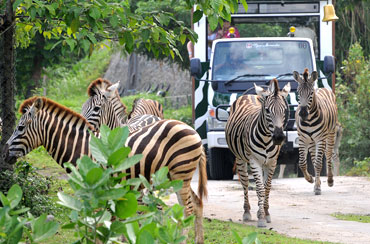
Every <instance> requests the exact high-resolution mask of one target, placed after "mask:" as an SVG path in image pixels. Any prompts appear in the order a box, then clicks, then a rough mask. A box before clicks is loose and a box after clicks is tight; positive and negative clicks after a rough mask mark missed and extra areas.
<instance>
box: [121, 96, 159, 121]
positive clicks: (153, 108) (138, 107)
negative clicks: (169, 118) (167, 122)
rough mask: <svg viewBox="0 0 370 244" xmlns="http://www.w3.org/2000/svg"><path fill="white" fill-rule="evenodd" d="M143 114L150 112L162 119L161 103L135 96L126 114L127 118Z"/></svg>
mask: <svg viewBox="0 0 370 244" xmlns="http://www.w3.org/2000/svg"><path fill="white" fill-rule="evenodd" d="M144 114H152V115H154V116H157V117H159V118H161V119H163V118H164V116H163V107H162V104H160V103H159V102H158V101H155V100H152V99H144V98H136V99H135V100H134V102H133V104H132V111H131V112H130V113H129V114H128V118H129V119H130V118H133V117H135V116H138V115H144Z"/></svg>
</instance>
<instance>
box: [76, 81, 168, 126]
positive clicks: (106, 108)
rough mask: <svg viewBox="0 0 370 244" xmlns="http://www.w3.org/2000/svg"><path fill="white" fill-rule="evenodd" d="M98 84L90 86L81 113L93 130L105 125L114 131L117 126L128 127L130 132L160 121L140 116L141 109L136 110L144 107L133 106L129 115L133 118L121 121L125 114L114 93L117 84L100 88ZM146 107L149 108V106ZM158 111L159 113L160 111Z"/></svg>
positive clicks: (124, 109) (155, 118)
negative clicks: (87, 97)
mask: <svg viewBox="0 0 370 244" xmlns="http://www.w3.org/2000/svg"><path fill="white" fill-rule="evenodd" d="M98 81H99V80H98ZM108 82H109V81H107V80H105V81H104V84H108ZM99 84H100V83H97V82H96V81H94V82H92V83H91V84H90V86H89V92H88V94H89V95H90V97H89V99H88V100H87V101H86V102H85V103H84V104H83V106H82V112H81V114H82V116H83V117H85V118H86V119H87V121H88V122H89V123H91V124H92V125H93V126H94V128H95V130H99V128H100V126H101V125H102V124H105V125H107V126H108V127H109V128H110V129H114V128H116V127H118V126H128V128H129V130H130V131H134V130H137V129H139V128H141V127H144V126H146V125H149V124H151V123H154V122H155V121H158V120H160V119H161V118H159V117H157V116H154V115H150V114H142V111H144V110H142V109H141V110H140V111H137V110H138V109H137V108H139V107H144V108H145V106H139V107H137V106H134V108H133V110H132V111H131V113H130V114H132V113H134V114H135V116H133V117H130V119H129V120H127V119H126V121H124V120H122V119H121V118H122V117H124V116H125V117H126V118H127V114H125V111H126V107H125V105H124V104H123V103H122V102H121V100H120V99H119V96H118V93H117V91H116V90H117V88H118V85H119V83H115V84H114V85H112V84H111V83H110V85H109V84H108V85H105V86H101V85H99ZM90 90H92V91H93V92H90ZM117 96H118V99H117ZM149 101H153V100H149ZM153 102H155V101H153ZM134 103H135V102H134ZM141 104H146V103H141ZM147 104H152V103H147ZM153 104H155V103H153ZM159 105H160V104H159ZM148 107H149V108H151V107H150V106H148ZM158 107H161V106H158ZM158 111H159V112H160V111H161V110H158ZM149 112H150V111H149Z"/></svg>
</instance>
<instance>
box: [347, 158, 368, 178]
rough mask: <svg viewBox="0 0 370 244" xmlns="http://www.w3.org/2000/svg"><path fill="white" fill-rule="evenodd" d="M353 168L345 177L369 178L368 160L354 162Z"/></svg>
mask: <svg viewBox="0 0 370 244" xmlns="http://www.w3.org/2000/svg"><path fill="white" fill-rule="evenodd" d="M354 164H355V166H354V167H352V168H351V169H350V170H349V171H348V172H347V175H349V176H368V177H370V158H369V157H366V158H365V159H364V160H361V161H355V162H354Z"/></svg>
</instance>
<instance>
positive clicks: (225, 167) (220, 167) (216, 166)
mask: <svg viewBox="0 0 370 244" xmlns="http://www.w3.org/2000/svg"><path fill="white" fill-rule="evenodd" d="M234 159H235V158H234V155H233V154H232V153H231V152H230V150H229V149H226V148H211V149H210V150H209V162H208V164H209V167H210V168H209V169H210V176H211V179H213V180H232V179H233V177H234V173H233V164H234V161H235V160H234Z"/></svg>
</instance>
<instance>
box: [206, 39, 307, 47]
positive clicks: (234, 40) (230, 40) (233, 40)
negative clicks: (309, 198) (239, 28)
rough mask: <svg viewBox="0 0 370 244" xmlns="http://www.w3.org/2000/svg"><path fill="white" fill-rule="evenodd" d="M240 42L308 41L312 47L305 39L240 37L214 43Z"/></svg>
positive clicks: (218, 40)
mask: <svg viewBox="0 0 370 244" xmlns="http://www.w3.org/2000/svg"><path fill="white" fill-rule="evenodd" d="M238 41H308V42H310V44H311V45H312V40H311V39H310V38H304V37H239V38H222V39H217V40H214V41H213V43H218V42H238Z"/></svg>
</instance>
